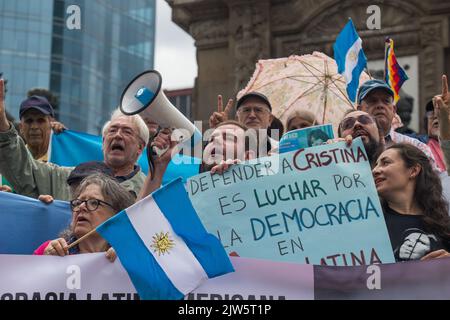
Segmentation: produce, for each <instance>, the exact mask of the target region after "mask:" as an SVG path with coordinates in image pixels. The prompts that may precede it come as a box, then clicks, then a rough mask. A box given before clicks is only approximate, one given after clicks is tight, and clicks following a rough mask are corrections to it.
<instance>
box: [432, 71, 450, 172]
mask: <svg viewBox="0 0 450 320" xmlns="http://www.w3.org/2000/svg"><path fill="white" fill-rule="evenodd" d="M433 104H434V108H435V111H436V113H437V116H438V119H439V130H440V132H439V142H440V145H441V149H442V153H443V154H444V158H445V164H446V166H447V173H448V174H449V175H450V93H449V91H448V81H447V76H445V75H444V76H442V94H441V95H438V96H435V97H434V98H433Z"/></svg>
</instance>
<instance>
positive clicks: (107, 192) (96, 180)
mask: <svg viewBox="0 0 450 320" xmlns="http://www.w3.org/2000/svg"><path fill="white" fill-rule="evenodd" d="M91 184H94V185H97V186H99V187H100V190H101V192H102V195H103V197H104V198H105V201H106V202H108V203H109V204H110V205H111V206H112V208H113V210H114V214H117V213H119V212H120V211H122V210H124V209H126V208H128V207H130V206H131V205H132V204H133V203H134V202H135V200H136V199H135V197H134V196H133V195H132V194H131V193H130V192H129V191H128V190H127V189H125V187H123V186H122V185H120V184H119V183H118V182H117V181H116V180H113V179H112V178H111V177H108V176H106V175H104V174H102V173H95V174H92V175H90V176H87V177H86V178H84V179H83V180H82V181H81V183H80V184H79V186H78V187H77V188H76V189H75V191H74V192H73V193H72V199H76V198H78V197H79V196H80V194H81V193H82V192H83V191H84V190H85V189H86V188H87V187H88V186H89V185H91ZM73 227H74V226H73V225H72V224H71V225H70V226H69V227H68V228H67V229H65V230H63V231H61V232H60V234H59V236H60V237H61V238H64V239H65V240H66V241H70V240H71V239H72V237H73V236H74V234H73Z"/></svg>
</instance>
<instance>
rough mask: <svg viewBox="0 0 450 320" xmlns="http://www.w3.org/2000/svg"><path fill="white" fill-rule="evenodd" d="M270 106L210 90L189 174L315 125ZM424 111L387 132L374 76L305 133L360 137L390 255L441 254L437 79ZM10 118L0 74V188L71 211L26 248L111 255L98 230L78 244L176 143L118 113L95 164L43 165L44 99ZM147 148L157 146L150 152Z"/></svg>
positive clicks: (260, 152)
mask: <svg viewBox="0 0 450 320" xmlns="http://www.w3.org/2000/svg"><path fill="white" fill-rule="evenodd" d="M272 107H273V106H272V105H271V103H270V101H269V99H268V98H267V97H266V96H265V95H263V94H261V93H258V92H250V93H247V94H245V95H243V96H242V97H240V99H238V101H237V103H236V106H235V107H234V104H233V100H231V99H230V100H229V101H228V103H227V104H226V106H225V108H224V107H223V102H222V97H221V96H219V97H218V107H217V111H216V112H214V113H213V114H212V115H211V116H210V118H209V125H210V128H211V130H209V134H208V136H207V141H206V143H205V145H204V147H203V155H202V159H201V160H202V163H201V165H200V169H199V173H202V172H207V171H210V172H211V174H222V173H223V172H224V171H226V170H227V169H228V168H229V167H230V166H232V165H235V164H238V163H241V162H244V161H248V160H252V159H257V158H261V157H266V156H274V155H275V154H276V153H277V152H278V143H279V142H278V140H279V138H280V136H281V135H282V134H283V132H290V131H292V130H297V129H303V128H308V127H314V126H316V125H319V124H322V123H320V122H319V121H318V119H317V116H316V115H315V114H314V113H312V112H310V111H307V110H301V111H298V110H297V111H294V112H292V113H291V114H289V115H288V117H287V120H286V121H285V123H282V122H281V121H280V120H279V119H277V118H276V117H275V116H274V115H273V114H272ZM426 110H427V113H426V117H427V123H426V124H427V135H422V136H418V135H410V136H406V135H403V134H400V133H398V132H396V131H395V130H394V127H393V125H392V124H393V122H394V119H395V116H396V105H395V104H394V93H393V91H392V90H391V88H390V87H389V86H388V85H387V84H386V83H384V82H383V81H380V80H369V81H367V82H365V83H363V84H362V85H361V86H360V88H359V91H358V96H357V108H356V109H353V110H349V111H348V112H347V113H346V114H345V115H344V116H343V118H342V119H341V121H340V124H339V127H338V128H337V132H338V135H339V138H338V139H334V140H329V139H328V137H327V136H326V135H324V134H323V132H322V131H320V132H321V134H319V133H317V132H315V131H313V132H311V134H310V136H309V137H308V142H309V145H310V146H311V147H313V146H316V145H320V144H324V143H335V142H337V141H341V140H343V141H346V143H347V144H348V145H350V144H351V143H352V141H353V139H356V138H361V139H362V142H363V145H364V147H365V150H366V153H367V156H368V159H369V162H370V166H371V168H372V173H373V179H374V183H375V186H376V189H377V192H378V195H379V197H380V201H381V204H382V207H383V211H384V216H385V221H386V226H387V229H388V233H389V237H390V240H391V244H392V250H393V253H394V256H395V258H396V260H397V261H408V260H419V259H422V260H426V259H433V258H442V257H449V256H450V253H449V251H450V210H449V200H450V177H449V175H450V93H449V91H448V82H447V78H446V76H443V77H442V92H441V93H440V94H439V95H436V96H435V97H434V98H433V100H432V101H431V102H430V103H429V104H428V105H427V107H426ZM233 111H235V115H236V116H235V119H232V118H233V117H232V113H233ZM18 116H19V119H20V125H19V130H17V128H16V127H15V126H14V125H13V123H12V122H11V121H10V119H8V117H7V114H6V107H5V103H4V82H3V80H0V174H1V175H2V176H3V177H4V178H5V179H6V180H7V181H8V182H9V186H5V185H4V184H2V186H1V188H2V189H1V190H2V191H6V192H16V193H17V194H20V195H24V196H28V197H32V198H39V199H40V200H41V201H43V202H46V203H51V202H52V201H53V200H54V199H58V200H66V201H70V205H71V209H72V221H71V224H70V226H68V229H67V230H64V231H63V232H62V233H61V237H60V238H57V239H49V241H46V242H45V243H43V244H42V245H41V246H39V247H38V248H37V249H36V251H35V252H34V253H35V254H38V255H60V256H64V255H68V254H77V253H88V252H102V251H105V252H107V257H108V258H110V259H111V260H114V258H115V254H114V250H113V248H111V247H110V246H109V244H108V243H107V242H106V241H105V240H104V239H102V238H101V237H100V236H99V235H98V234H95V233H94V234H93V235H91V236H89V237H88V238H87V239H86V240H84V241H81V242H79V240H80V239H81V238H82V237H84V236H86V235H87V234H89V232H90V231H92V230H93V229H95V228H96V227H97V226H98V225H99V224H101V223H102V222H104V221H105V220H107V219H108V218H110V217H112V216H113V215H114V214H116V213H118V212H120V211H121V210H123V209H125V208H127V207H129V206H130V205H132V204H133V203H134V202H136V201H139V200H140V199H143V198H144V197H146V196H147V195H149V194H151V193H152V192H153V191H155V190H156V189H158V188H159V187H161V184H162V178H163V175H164V173H165V171H166V170H167V167H168V164H169V162H170V161H171V159H172V156H173V154H174V153H176V152H175V150H176V148H177V142H176V141H172V139H171V136H172V131H171V130H170V129H168V128H158V126H157V123H156V120H155V119H142V118H141V117H140V116H139V115H134V116H126V115H124V114H122V113H121V112H120V111H119V110H116V111H115V112H114V113H113V114H112V116H111V118H110V120H109V121H108V122H107V123H105V125H104V127H103V130H102V137H103V145H102V150H103V156H104V161H103V162H88V163H82V164H79V165H78V166H77V167H62V166H58V165H55V164H52V163H50V162H48V156H47V150H48V145H49V140H50V132H51V130H53V131H55V132H61V131H63V130H64V129H65V127H64V125H63V124H61V123H58V122H56V121H55V119H54V109H53V106H52V104H51V103H50V101H49V99H48V98H46V97H44V96H43V95H38V94H36V95H31V96H29V97H27V98H26V99H25V100H24V101H23V103H22V104H21V106H20V112H19V115H18ZM274 132H275V134H274ZM316 133H317V134H316ZM147 145H148V150H149V152H148V158H149V161H150V158H151V162H152V165H151V168H152V170H151V172H150V173H149V174H148V175H147V177H146V176H145V175H144V173H143V172H142V170H141V168H140V167H139V166H138V165H137V164H136V162H137V160H138V158H139V157H140V156H141V154H142V152H143V150H144V148H145V147H146V146H147ZM153 148H158V149H160V150H167V151H166V152H164V153H163V154H161V155H159V156H158V155H156V154H155V153H154V152H152V151H151V150H152V149H153ZM297 174H298V173H297ZM0 206H1V204H0Z"/></svg>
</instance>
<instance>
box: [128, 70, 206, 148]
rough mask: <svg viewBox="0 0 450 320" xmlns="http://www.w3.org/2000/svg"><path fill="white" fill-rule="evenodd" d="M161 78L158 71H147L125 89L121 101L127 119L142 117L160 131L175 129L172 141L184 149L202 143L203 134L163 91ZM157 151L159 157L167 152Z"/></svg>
mask: <svg viewBox="0 0 450 320" xmlns="http://www.w3.org/2000/svg"><path fill="white" fill-rule="evenodd" d="M161 85H162V77H161V74H160V73H159V72H158V71H156V70H149V71H145V72H143V73H141V74H139V75H138V76H136V77H135V78H134V79H133V80H132V81H131V82H130V83H129V84H128V86H127V87H126V88H125V90H124V91H123V93H122V97H121V99H120V110H121V111H122V112H123V113H124V114H126V115H129V116H131V115H134V114H139V115H140V116H141V117H142V118H144V119H145V118H149V119H151V120H152V121H154V122H156V123H158V125H159V126H160V127H161V128H171V129H174V132H173V134H172V137H175V139H176V141H178V142H179V143H183V144H184V145H185V146H188V145H190V147H191V148H193V147H194V146H195V145H196V144H197V143H198V142H200V141H202V135H201V133H200V131H199V130H198V129H197V128H196V127H195V126H194V124H193V123H192V122H191V121H189V119H187V118H186V117H185V116H184V115H183V114H182V113H181V112H180V111H179V110H178V109H177V108H176V107H175V106H174V105H172V103H171V102H170V101H169V99H167V97H166V95H165V94H164V92H163V90H161ZM166 151H167V149H165V150H157V149H156V148H155V152H156V153H157V154H158V155H161V154H163V153H164V152H166Z"/></svg>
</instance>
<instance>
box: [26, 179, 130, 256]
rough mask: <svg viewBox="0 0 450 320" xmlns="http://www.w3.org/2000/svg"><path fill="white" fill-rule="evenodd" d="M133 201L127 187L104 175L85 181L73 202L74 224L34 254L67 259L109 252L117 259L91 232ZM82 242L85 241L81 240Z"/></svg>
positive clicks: (101, 239)
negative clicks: (86, 254) (66, 257)
mask: <svg viewBox="0 0 450 320" xmlns="http://www.w3.org/2000/svg"><path fill="white" fill-rule="evenodd" d="M133 203H134V198H133V196H132V195H131V193H129V192H128V191H127V190H126V189H125V188H124V187H122V186H121V185H120V184H119V183H118V182H116V181H115V180H113V179H112V178H110V177H108V176H106V175H103V174H94V175H91V176H88V177H87V178H85V179H84V180H83V181H82V182H81V184H80V186H79V187H78V188H77V190H76V191H75V194H74V199H73V200H72V201H70V206H71V208H72V222H71V224H70V227H69V228H68V229H67V230H64V231H63V232H62V233H61V238H59V239H55V240H51V241H46V242H45V243H43V244H42V245H41V246H40V247H39V248H38V249H36V251H35V252H34V254H35V255H59V256H65V255H70V254H79V253H92V252H102V251H107V252H108V254H107V257H108V258H109V259H110V260H114V259H115V254H114V253H113V250H109V249H110V245H109V244H108V243H107V241H106V240H104V239H103V238H102V237H101V236H100V235H99V234H98V233H95V232H94V233H92V232H91V231H92V230H95V228H96V227H97V226H99V225H100V224H101V223H103V222H104V221H106V220H108V219H109V218H111V217H112V216H113V215H115V214H116V213H118V212H120V211H122V210H123V209H125V208H128V207H129V206H131V205H132V204H133ZM81 240H83V241H81Z"/></svg>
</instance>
